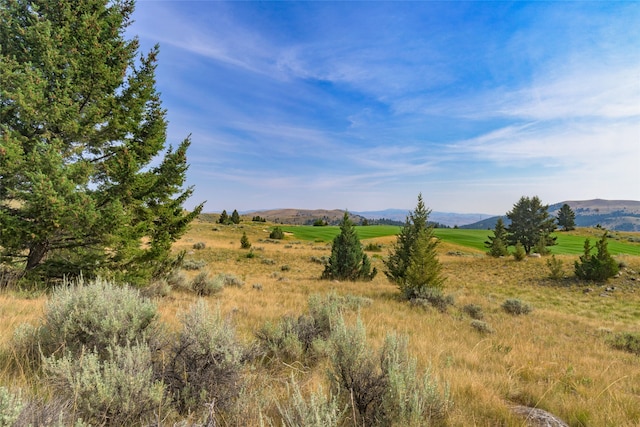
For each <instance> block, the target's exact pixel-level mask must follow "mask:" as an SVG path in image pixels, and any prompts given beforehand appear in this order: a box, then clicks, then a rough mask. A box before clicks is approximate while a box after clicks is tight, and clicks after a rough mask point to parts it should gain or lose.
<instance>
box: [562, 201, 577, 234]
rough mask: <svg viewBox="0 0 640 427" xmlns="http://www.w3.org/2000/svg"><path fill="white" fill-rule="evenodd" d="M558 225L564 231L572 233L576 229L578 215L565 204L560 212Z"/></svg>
mask: <svg viewBox="0 0 640 427" xmlns="http://www.w3.org/2000/svg"><path fill="white" fill-rule="evenodd" d="M558 225H559V226H560V227H562V229H563V230H564V231H570V230H573V229H575V228H576V214H575V212H573V210H572V209H571V206H569V205H568V204H566V203H565V204H563V205H562V207H561V208H560V210H559V211H558Z"/></svg>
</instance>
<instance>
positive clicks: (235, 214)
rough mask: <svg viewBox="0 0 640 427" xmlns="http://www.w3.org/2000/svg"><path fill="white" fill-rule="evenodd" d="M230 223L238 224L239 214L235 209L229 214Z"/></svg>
mask: <svg viewBox="0 0 640 427" xmlns="http://www.w3.org/2000/svg"><path fill="white" fill-rule="evenodd" d="M231 222H232V223H234V224H240V214H239V213H238V211H237V210H236V209H234V210H233V212H232V213H231Z"/></svg>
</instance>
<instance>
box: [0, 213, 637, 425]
mask: <svg viewBox="0 0 640 427" xmlns="http://www.w3.org/2000/svg"><path fill="white" fill-rule="evenodd" d="M203 218H205V219H204V220H202V219H201V220H197V221H195V222H194V223H193V224H192V226H191V228H190V231H189V232H188V233H187V234H186V235H185V236H184V237H183V238H182V239H181V240H179V241H178V242H177V243H176V244H175V245H174V249H175V251H176V252H177V251H182V250H185V251H186V258H185V261H186V262H187V263H192V264H194V265H198V266H199V269H195V270H188V271H187V270H185V271H184V274H186V275H187V276H189V277H193V276H195V275H197V274H199V273H200V272H202V271H205V272H208V273H210V274H211V275H212V276H215V275H217V274H220V273H224V274H228V275H235V276H237V277H238V278H240V279H241V280H242V282H243V283H244V285H243V286H228V287H225V288H224V290H223V291H222V292H220V293H217V294H214V295H212V296H208V297H204V298H205V299H206V300H207V301H208V303H209V305H210V306H212V307H219V308H220V310H221V312H222V313H223V314H224V315H225V316H230V317H231V318H232V320H233V322H234V324H235V325H236V328H237V331H238V333H239V335H240V337H241V338H242V339H243V340H244V341H246V342H247V343H250V342H252V341H253V340H255V333H256V331H258V330H259V329H260V328H261V327H263V326H264V325H265V324H266V323H267V322H272V323H274V322H277V321H278V319H280V318H281V317H282V316H284V315H293V316H298V315H300V314H302V313H304V312H305V311H306V310H307V302H308V300H309V297H310V296H312V295H316V294H320V295H326V294H330V293H336V294H338V295H345V296H346V295H352V296H360V297H366V298H369V299H370V301H371V304H369V305H365V306H363V307H361V308H360V309H359V312H358V313H357V314H356V313H350V314H348V315H347V320H348V322H355V319H356V317H357V316H359V317H360V318H361V320H362V322H363V324H364V326H365V327H366V331H367V338H368V340H369V342H370V344H371V345H372V346H373V347H374V348H377V347H380V346H382V344H383V342H384V339H385V336H386V335H387V334H388V333H390V332H396V333H399V334H403V335H406V336H407V337H408V345H409V350H410V353H411V354H412V355H413V356H415V357H416V358H417V363H418V369H419V371H429V372H430V374H431V375H432V377H433V378H436V379H437V380H438V384H439V387H440V391H441V392H442V393H445V392H447V391H448V393H449V398H450V401H451V405H450V407H449V409H448V415H447V419H446V425H451V426H523V425H528V424H527V423H526V421H525V419H524V418H522V417H521V416H518V415H516V414H515V413H514V412H513V410H512V408H513V407H514V406H515V405H524V406H528V407H536V408H540V409H544V410H546V411H548V412H550V413H552V414H554V415H556V416H558V417H559V418H561V419H563V420H564V421H566V422H567V423H568V424H569V425H570V426H637V425H640V359H639V356H638V355H636V354H632V353H629V352H625V351H622V350H618V349H614V348H613V347H612V346H611V345H610V341H611V340H612V339H613V337H615V336H616V334H620V333H633V334H636V335H637V334H638V333H640V243H638V242H640V233H635V234H634V233H614V234H613V235H612V236H611V238H610V240H609V248H610V251H611V253H612V254H614V255H615V257H616V260H617V261H618V262H619V263H621V264H622V265H623V268H622V269H621V273H620V275H619V277H616V278H614V279H611V280H609V281H608V282H607V283H605V284H596V283H581V282H578V281H576V280H575V278H573V263H574V261H575V260H576V259H577V257H578V255H577V254H579V253H580V252H581V249H582V244H583V242H584V238H585V237H587V236H588V237H590V238H591V240H592V242H594V241H595V240H596V239H598V238H599V237H600V233H601V232H602V231H601V230H594V229H579V230H577V231H575V232H571V233H569V234H567V233H555V235H557V236H558V243H559V244H558V246H556V247H554V248H552V252H553V253H554V254H556V258H558V259H560V260H561V261H562V262H563V265H564V272H565V276H566V277H565V278H564V279H560V280H552V279H550V278H549V275H550V273H549V268H548V267H547V258H545V257H543V258H527V259H525V260H524V261H521V262H516V261H514V260H513V258H500V259H495V258H490V257H488V256H486V255H485V253H484V250H483V249H482V242H483V241H484V240H486V237H487V236H488V235H489V234H490V231H487V230H457V229H442V230H436V235H437V236H438V237H439V238H440V239H441V242H440V244H439V246H438V254H439V259H440V261H441V263H442V265H443V271H444V275H445V276H446V282H445V288H444V292H445V294H447V295H451V296H453V298H454V305H453V306H450V307H449V309H448V310H447V311H446V312H440V311H438V310H435V309H433V308H424V307H421V306H412V305H410V304H409V303H407V302H406V301H403V300H401V299H400V295H399V291H398V289H397V288H396V287H395V286H394V285H392V284H390V283H389V281H388V280H387V279H386V277H385V275H384V274H383V270H384V265H383V262H382V261H383V259H384V257H385V256H386V254H387V251H388V250H389V248H390V246H391V245H392V244H393V243H394V242H395V233H397V231H398V228H397V227H384V226H380V227H378V226H370V227H358V228H357V231H358V233H359V236H360V238H361V239H362V241H363V244H364V245H365V246H367V245H368V244H372V245H369V247H371V248H374V247H375V248H377V249H378V250H377V251H369V252H367V253H368V255H369V257H370V258H371V260H372V265H373V266H374V267H376V268H377V269H378V275H377V276H376V277H375V278H374V280H373V281H372V282H338V281H328V280H320V276H321V273H322V271H323V265H322V264H321V260H322V257H326V256H329V254H330V251H331V239H332V238H333V237H334V236H335V235H336V234H337V232H338V229H337V227H302V226H300V227H294V226H281V227H282V228H283V230H284V231H285V232H286V237H285V239H283V240H273V239H269V233H270V231H271V230H272V229H273V227H274V226H275V224H271V223H253V222H250V221H248V220H247V219H245V220H244V221H243V222H242V223H240V224H239V225H220V224H217V223H215V222H213V221H207V219H209V220H211V217H207V216H205V217H203ZM243 233H246V235H247V237H248V238H249V241H250V242H251V244H252V247H251V249H248V250H247V249H241V248H240V239H241V236H242V234H243ZM197 298H198V297H196V296H195V295H194V294H193V293H192V292H189V291H188V290H186V289H173V290H172V291H171V292H170V293H169V295H167V296H164V297H162V298H160V297H158V298H157V304H158V306H159V310H160V313H161V316H162V319H163V320H164V321H165V322H167V323H168V324H169V325H177V315H178V313H181V312H184V311H186V310H187V309H188V308H189V306H190V305H191V304H192V303H193V302H194V301H195V300H196V299H197ZM507 299H519V300H521V301H522V302H523V303H526V304H529V305H530V306H531V307H532V311H531V312H530V313H529V314H526V315H518V316H515V315H511V314H508V313H507V312H505V311H504V310H503V308H502V304H503V303H504V302H505V301H506V300H507ZM471 304H474V305H476V306H479V308H480V310H481V312H482V313H483V318H482V322H484V324H485V329H483V330H482V331H481V330H479V329H478V328H474V327H473V326H472V321H473V319H472V318H471V317H470V315H469V314H467V311H466V310H464V309H463V308H464V307H465V306H469V305H471ZM44 305H45V296H42V295H40V296H38V295H35V296H34V295H32V294H22V293H16V292H5V293H3V294H0V385H8V386H18V387H22V388H27V389H31V390H33V391H35V392H39V391H40V389H41V386H40V385H39V383H38V379H37V378H34V377H33V376H32V375H30V374H29V373H28V372H26V373H25V372H22V371H20V370H19V369H17V368H16V366H19V364H16V363H11V359H12V355H11V349H10V348H9V343H10V340H11V336H12V334H13V331H14V330H15V328H16V327H18V325H20V324H22V323H24V322H31V323H34V324H35V323H37V322H38V320H39V318H40V316H41V314H42V310H43V307H44ZM325 371H326V366H325V364H324V363H323V362H320V363H318V364H316V365H314V366H312V367H309V366H305V365H303V364H301V363H284V362H282V363H281V365H280V366H277V367H275V368H274V367H270V368H269V369H268V370H267V371H265V372H264V375H262V374H261V373H260V371H259V372H255V373H254V374H255V376H256V377H257V378H258V377H259V378H260V380H259V381H258V380H256V384H259V386H257V387H260V389H261V390H263V393H272V394H276V395H279V394H283V393H285V388H284V384H285V383H286V381H287V379H289V378H291V376H292V375H293V376H295V377H296V379H297V380H298V381H299V383H300V384H301V387H302V391H303V393H310V392H312V391H315V390H317V389H318V386H322V387H323V389H324V390H327V389H328V383H327V379H326V375H325ZM256 393H257V392H256ZM265 411H266V412H269V411H270V409H269V408H268V407H267V409H265ZM271 411H273V408H272V409H271ZM256 420H257V419H256ZM256 422H257V421H256Z"/></svg>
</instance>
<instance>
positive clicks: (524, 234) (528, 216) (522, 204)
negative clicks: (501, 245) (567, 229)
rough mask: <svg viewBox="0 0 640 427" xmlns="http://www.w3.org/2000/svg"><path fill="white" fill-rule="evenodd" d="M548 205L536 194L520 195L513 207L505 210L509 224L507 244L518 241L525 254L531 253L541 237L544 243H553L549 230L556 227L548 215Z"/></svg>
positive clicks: (551, 230)
mask: <svg viewBox="0 0 640 427" xmlns="http://www.w3.org/2000/svg"><path fill="white" fill-rule="evenodd" d="M548 209H549V205H543V204H542V202H541V201H540V199H539V198H538V196H534V197H532V198H529V197H524V196H523V197H521V198H520V200H519V201H518V203H516V204H515V205H513V209H512V210H511V211H510V212H507V218H509V219H510V220H511V225H510V226H509V227H507V231H508V232H509V238H508V242H507V243H508V244H509V245H515V244H516V243H518V242H520V243H521V244H522V246H523V247H524V250H525V252H526V253H527V254H529V253H531V249H532V248H534V247H535V246H536V245H537V244H538V243H539V242H540V240H541V239H545V242H546V245H547V246H551V245H554V244H555V240H556V239H555V237H552V236H551V232H553V230H555V229H556V225H555V221H554V218H551V217H550V216H549V211H548Z"/></svg>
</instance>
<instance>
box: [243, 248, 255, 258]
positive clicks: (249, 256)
mask: <svg viewBox="0 0 640 427" xmlns="http://www.w3.org/2000/svg"><path fill="white" fill-rule="evenodd" d="M256 256H257V255H256V253H255V252H253V249H250V250H249V252H247V254H246V255H245V256H244V257H245V258H247V259H253V258H255V257H256Z"/></svg>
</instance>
